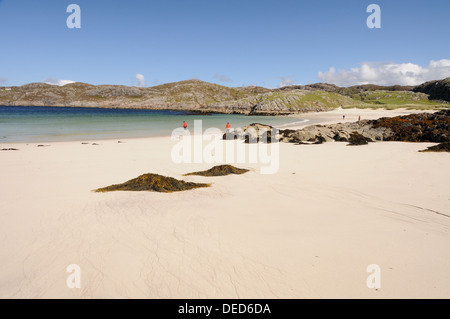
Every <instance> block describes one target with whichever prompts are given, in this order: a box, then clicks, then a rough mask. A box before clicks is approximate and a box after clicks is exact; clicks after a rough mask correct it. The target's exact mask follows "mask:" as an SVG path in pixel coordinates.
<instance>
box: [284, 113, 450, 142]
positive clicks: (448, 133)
mask: <svg viewBox="0 0 450 319" xmlns="http://www.w3.org/2000/svg"><path fill="white" fill-rule="evenodd" d="M279 135H280V141H282V142H288V143H297V144H304V143H305V142H309V143H318V142H323V141H325V142H329V141H337V142H349V144H350V145H363V144H367V142H372V141H398V142H435V143H446V142H450V110H442V111H439V112H435V113H419V114H411V115H405V116H396V117H384V118H380V119H378V120H364V121H358V122H354V123H338V124H333V125H311V126H307V127H305V128H303V129H300V130H281V131H280V132H279ZM443 147H445V145H444V146H443Z"/></svg>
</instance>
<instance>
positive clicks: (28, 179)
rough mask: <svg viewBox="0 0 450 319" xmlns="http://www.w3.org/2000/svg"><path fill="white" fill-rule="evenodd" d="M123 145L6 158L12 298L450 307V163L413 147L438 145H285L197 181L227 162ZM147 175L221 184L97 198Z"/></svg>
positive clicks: (4, 288) (0, 229) (2, 221)
mask: <svg viewBox="0 0 450 319" xmlns="http://www.w3.org/2000/svg"><path fill="white" fill-rule="evenodd" d="M389 112H390V111H389ZM391 114H392V113H391ZM337 115H339V114H333V116H336V117H337ZM373 115H375V114H373ZM326 120H328V119H326ZM121 140H122V139H121ZM116 141H117V139H113V140H96V141H94V140H92V141H90V142H91V143H98V144H100V145H98V146H95V147H94V146H92V145H81V144H80V142H78V141H69V142H67V141H63V142H55V143H51V147H36V144H38V143H34V144H31V143H28V144H29V145H24V143H22V144H20V145H19V144H16V145H18V146H21V147H22V148H21V149H20V150H19V151H10V152H6V151H5V152H1V153H0V167H2V174H1V175H2V178H1V179H0V193H2V198H3V199H2V209H1V210H0V234H2V242H3V245H2V246H1V248H0V260H2V263H1V264H0V282H1V283H2V284H1V285H0V297H1V298H157V299H162V298H181V299H183V298H193V299H197V298H250V299H252V298H255V299H260V298H287V299H291V298H295V299H297V298H449V297H450V291H449V290H448V285H447V282H449V281H450V273H449V271H448V269H449V268H450V251H449V250H448V243H449V242H450V216H449V215H447V212H448V207H449V206H448V205H449V204H448V191H447V190H448V180H449V179H450V172H449V170H448V169H447V167H448V165H447V164H448V154H447V153H420V152H418V151H419V150H421V149H424V148H425V147H427V146H429V145H433V143H404V142H376V143H369V145H364V146H354V147H347V146H346V144H345V143H340V142H329V143H328V142H327V143H324V144H321V145H294V144H290V143H277V144H278V145H277V146H279V169H278V171H277V172H276V173H274V174H266V175H264V174H260V173H261V169H262V167H264V166H265V165H267V164H266V163H260V162H256V163H250V162H248V161H246V162H244V163H234V164H233V163H232V165H235V166H236V167H239V168H247V169H250V171H249V172H247V173H245V174H243V175H229V176H221V177H201V176H183V174H185V173H189V172H194V171H200V170H205V169H209V168H211V167H212V166H214V165H219V163H208V162H205V161H202V162H200V163H195V162H192V163H175V162H174V161H173V159H172V158H171V151H172V147H173V145H174V144H175V143H176V141H172V140H171V139H170V138H169V137H158V138H156V137H148V138H134V139H123V140H122V141H123V142H124V143H117V142H116ZM230 142H231V143H233V142H232V141H230ZM223 143H228V141H223ZM3 145H4V144H2V145H1V146H3ZM249 147H251V146H250V145H248V144H247V145H245V148H246V150H248V149H249ZM145 173H154V174H160V175H164V176H170V177H174V178H176V179H182V180H185V181H187V182H199V183H205V182H207V183H211V184H212V185H211V187H208V188H199V189H195V190H187V191H182V192H174V193H157V192H125V191H117V192H109V193H95V192H93V190H94V189H97V188H99V187H105V186H108V185H112V184H117V183H123V182H125V181H127V180H130V179H132V178H135V177H137V176H139V175H141V174H145ZM72 264H76V265H79V266H80V268H81V274H82V275H81V276H82V277H81V289H70V288H68V287H67V285H66V280H67V277H68V275H69V274H68V273H67V271H66V268H67V267H68V265H72ZM371 264H376V265H379V266H380V269H381V278H382V279H381V289H378V290H375V289H370V288H368V287H367V285H366V279H367V277H368V276H369V275H370V274H369V273H368V272H367V267H368V265H371Z"/></svg>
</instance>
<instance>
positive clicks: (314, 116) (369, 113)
mask: <svg viewBox="0 0 450 319" xmlns="http://www.w3.org/2000/svg"><path fill="white" fill-rule="evenodd" d="M424 112H427V113H433V112H436V110H425V111H424V110H409V109H395V110H371V109H357V108H353V109H342V108H338V109H335V110H332V111H326V112H310V113H302V115H304V117H305V118H304V119H303V120H302V121H300V122H302V123H301V124H298V122H299V121H294V122H292V123H286V124H281V125H275V126H274V127H275V128H278V129H280V130H285V129H293V130H296V129H302V128H304V127H307V126H310V125H328V124H336V123H347V122H356V121H357V120H358V116H361V119H362V120H363V119H377V118H380V117H394V116H398V115H406V114H415V113H424ZM342 115H346V118H345V120H343V119H342ZM297 116H298V115H294V114H293V115H287V116H285V115H283V116H282V117H292V118H295V117H297ZM261 122H262V123H261V124H265V123H264V121H261ZM205 129H207V128H203V130H205ZM222 133H225V130H222ZM191 134H192V133H191ZM170 136H171V135H169V134H162V135H150V136H148V135H147V136H144V135H139V136H127V137H123V138H120V137H117V138H116V137H115V138H92V139H81V138H80V139H78V138H77V139H68V140H59V141H58V140H51V139H50V140H49V139H42V140H39V141H34V140H33V141H22V142H2V140H0V146H1V145H6V146H9V145H14V144H18V145H20V144H42V143H63V142H86V141H88V142H89V143H91V142H92V143H98V142H99V141H114V140H129V139H147V138H160V137H170Z"/></svg>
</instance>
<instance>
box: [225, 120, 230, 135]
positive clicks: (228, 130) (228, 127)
mask: <svg viewBox="0 0 450 319" xmlns="http://www.w3.org/2000/svg"><path fill="white" fill-rule="evenodd" d="M226 128H227V133H229V132H230V128H231V125H230V122H227V126H226Z"/></svg>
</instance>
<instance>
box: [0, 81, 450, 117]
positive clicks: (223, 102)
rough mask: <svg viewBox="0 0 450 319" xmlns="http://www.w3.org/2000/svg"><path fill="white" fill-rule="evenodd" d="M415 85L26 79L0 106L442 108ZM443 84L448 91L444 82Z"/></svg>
mask: <svg viewBox="0 0 450 319" xmlns="http://www.w3.org/2000/svg"><path fill="white" fill-rule="evenodd" d="M448 80H449V79H447V80H443V81H448ZM447 83H448V82H447ZM423 85H426V83H425V84H423ZM420 87H421V86H420ZM433 87H434V86H433ZM418 88H419V87H415V88H413V87H401V86H391V87H380V86H375V85H361V86H353V87H349V88H341V87H338V86H336V85H332V84H326V83H316V84H311V85H306V86H288V87H283V88H279V89H267V88H263V87H257V86H249V87H235V88H232V87H226V86H222V85H218V84H213V83H208V82H203V81H200V80H188V81H181V82H174V83H166V84H163V85H158V86H154V87H146V88H141V87H128V86H122V85H97V86H95V85H91V84H86V83H71V84H67V85H64V86H55V85H50V84H45V83H31V84H26V85H23V86H14V87H0V105H26V106H69V107H117V108H139V109H170V110H189V111H197V112H220V113H240V114H262V115H271V114H274V115H280V114H293V113H299V112H310V111H325V110H329V109H334V108H337V107H361V106H362V107H377V106H380V105H381V106H388V105H395V106H398V105H405V106H408V105H424V106H426V107H440V108H445V107H446V105H445V104H444V103H441V102H436V101H432V102H430V101H429V99H430V98H432V97H435V96H438V99H440V100H445V98H443V97H445V92H446V91H445V87H444V89H440V88H439V90H437V89H435V90H432V89H429V90H426V89H418ZM446 88H447V90H448V85H447V86H446ZM420 90H423V91H425V92H423V91H420ZM441 91H443V92H444V93H442V92H441Z"/></svg>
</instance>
